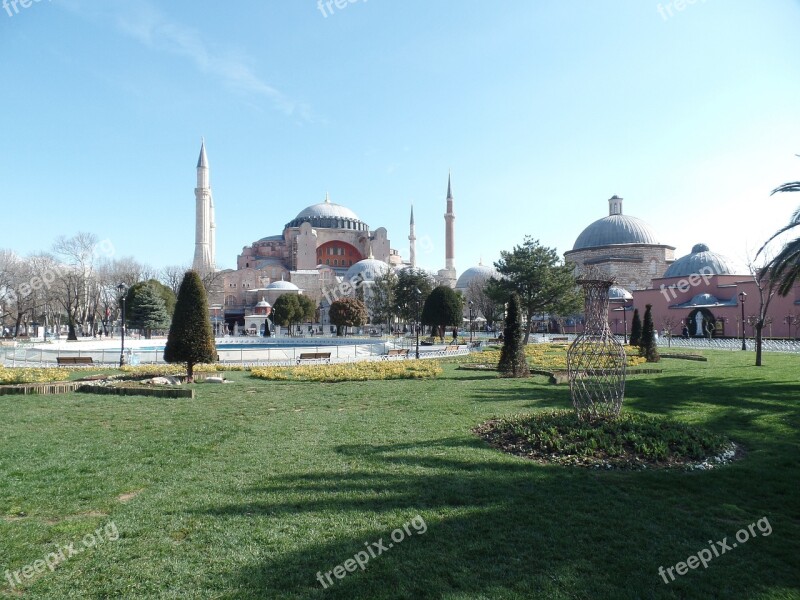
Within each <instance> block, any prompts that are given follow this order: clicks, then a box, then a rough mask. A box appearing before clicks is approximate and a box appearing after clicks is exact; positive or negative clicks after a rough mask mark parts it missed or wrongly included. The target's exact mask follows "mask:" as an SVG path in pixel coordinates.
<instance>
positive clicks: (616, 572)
mask: <svg viewBox="0 0 800 600" xmlns="http://www.w3.org/2000/svg"><path fill="white" fill-rule="evenodd" d="M336 452H337V453H339V454H341V455H344V456H347V457H348V458H349V459H350V460H349V461H348V462H349V464H352V465H357V467H356V468H355V469H354V470H352V471H347V472H342V471H340V470H339V471H337V470H319V471H317V472H314V473H311V474H303V475H283V476H278V477H273V478H270V479H269V481H268V482H265V484H264V485H262V486H257V487H255V488H251V489H249V490H247V494H248V495H249V497H251V498H252V501H250V502H247V503H245V504H236V503H234V504H229V505H222V506H213V507H209V508H207V509H206V510H205V511H202V513H203V514H206V515H212V516H214V517H219V518H222V519H232V520H239V519H243V518H247V519H251V518H254V517H255V518H260V519H263V521H264V523H263V526H264V527H280V526H282V525H284V524H285V523H286V522H287V521H294V522H297V521H298V520H299V521H302V520H304V519H309V520H310V521H312V522H313V523H314V527H315V528H316V529H319V528H324V527H325V526H326V523H327V524H329V526H330V527H331V528H332V529H335V530H336V531H337V533H336V534H335V535H333V536H325V535H323V536H322V539H324V541H318V540H316V541H315V542H314V543H311V544H307V545H305V547H304V548H302V549H301V550H291V551H288V552H280V553H275V558H274V559H272V560H269V561H266V562H264V563H263V564H262V565H259V566H258V567H253V568H244V569H242V570H240V571H239V572H237V574H236V576H235V577H236V582H235V583H236V587H237V589H238V590H240V594H239V595H237V596H235V597H239V598H262V597H263V598H275V597H285V598H317V597H320V598H321V597H323V596H324V597H331V598H348V599H352V598H370V599H371V598H444V597H448V598H461V597H463V598H501V597H503V598H553V599H558V598H710V597H716V598H723V597H737V598H747V597H754V596H757V595H758V594H760V593H763V592H764V591H765V590H767V589H769V587H770V586H774V587H775V588H776V589H777V588H781V587H783V588H786V589H791V588H794V587H796V586H797V585H798V583H799V581H798V575H797V573H796V570H793V568H792V564H791V560H788V559H787V558H786V554H782V553H791V552H792V550H791V548H787V547H783V546H782V545H781V543H780V542H779V541H778V540H777V539H775V538H770V543H769V544H766V543H761V542H765V541H766V540H761V541H760V542H759V543H758V545H756V542H755V541H754V542H753V550H752V551H741V552H739V553H738V554H731V556H730V558H728V557H726V560H725V561H718V563H717V564H715V565H714V569H711V568H709V569H707V570H705V571H697V572H691V573H690V575H689V576H686V577H682V578H678V579H677V580H676V581H675V582H672V583H670V585H669V586H667V585H665V584H664V583H663V581H662V580H661V579H660V578H659V576H658V574H657V570H658V567H659V566H661V565H664V566H670V565H672V564H674V563H676V562H678V561H680V560H683V559H685V558H686V556H687V555H688V554H690V553H693V552H696V551H697V550H698V549H699V548H701V547H703V546H704V545H705V543H706V540H708V539H721V537H722V536H724V535H730V534H732V533H734V531H735V529H734V530H731V529H730V525H729V524H728V523H727V521H726V520H725V519H726V518H727V517H729V515H727V514H726V513H724V511H723V512H722V513H721V514H720V513H719V511H720V509H719V506H718V505H719V501H720V498H725V500H726V502H728V503H730V504H731V506H734V507H735V508H736V510H737V511H739V512H737V514H736V516H737V518H738V520H737V521H735V522H736V523H738V525H737V526H736V529H738V527H740V526H742V525H746V523H745V522H743V521H742V517H741V511H742V510H744V511H745V514H748V515H750V514H752V515H757V516H761V515H762V514H764V513H766V514H772V515H775V518H774V519H773V523H774V527H775V528H776V532H777V531H778V528H779V527H784V526H785V528H784V532H783V535H785V536H787V538H788V539H792V538H791V535H792V534H793V530H796V526H795V527H790V526H789V518H788V515H787V518H786V519H785V521H784V522H781V519H780V511H783V512H785V506H783V505H782V504H780V499H779V498H778V499H776V498H773V497H771V496H770V494H771V493H774V492H775V490H771V489H763V486H761V487H760V488H759V491H760V494H761V496H760V501H759V502H756V503H754V502H753V494H754V493H756V494H757V493H758V492H756V491H755V489H754V488H755V487H756V484H755V482H752V481H751V482H750V485H746V482H747V481H748V480H747V477H748V475H747V474H746V473H742V472H737V471H736V470H735V469H727V470H719V471H714V472H709V473H693V474H689V473H655V472H652V473H651V472H647V473H625V472H612V473H606V472H596V471H588V470H583V469H569V468H562V467H542V466H539V465H536V464H534V463H532V462H529V461H525V460H522V459H516V458H511V457H504V456H499V455H498V454H496V453H494V451H492V450H490V449H488V448H487V447H486V446H485V445H483V443H482V442H480V441H479V440H477V439H476V440H467V439H464V438H450V439H444V440H432V441H429V442H422V443H409V444H402V443H401V444H387V445H342V446H339V447H337V448H336ZM442 453H443V454H444V455H445V456H439V455H438V454H442ZM795 471H796V470H795ZM785 483H786V482H785V481H782V482H781V483H779V484H778V485H779V486H780V485H783V484H785ZM759 485H760V484H759ZM768 487H769V486H768ZM748 502H749V503H750V504H749V505H748ZM714 511H717V512H716V513H715V512H714ZM770 511H771V512H770ZM365 515H366V518H365ZM416 515H421V516H422V518H423V519H424V520H425V522H426V524H427V527H428V530H427V532H426V533H425V534H419V533H415V532H414V531H413V530H412V534H411V535H409V536H407V537H406V539H405V540H403V541H402V543H396V544H395V546H394V547H392V548H390V549H388V550H387V551H385V552H384V553H383V554H382V555H380V556H377V557H375V558H371V559H370V561H369V563H368V565H367V567H366V569H365V570H364V571H361V570H358V571H356V572H355V573H352V574H348V575H347V576H346V577H344V578H343V579H341V580H339V579H336V578H335V577H333V576H332V581H333V582H334V585H333V586H328V588H327V589H323V587H322V585H321V584H320V583H319V581H318V580H317V579H316V576H317V572H321V573H322V574H323V577H324V574H325V573H326V572H328V571H331V570H332V569H333V568H334V567H336V566H337V565H340V564H342V563H344V561H346V560H347V559H349V558H352V557H353V556H354V555H355V554H356V553H357V552H360V551H362V550H364V548H365V544H371V543H373V542H378V541H379V540H382V541H383V543H384V544H385V545H387V546H388V544H389V542H390V541H391V540H390V534H391V533H392V531H393V530H394V529H395V528H399V527H402V525H403V524H404V523H407V522H409V521H411V520H412V519H413V518H414V517H415V516H416ZM715 517H716V518H715ZM352 521H358V522H359V523H360V525H359V528H358V529H357V530H347V529H346V528H345V527H343V525H342V524H343V523H347V522H352ZM365 522H368V523H374V524H375V525H374V526H369V527H365V526H364V525H363V524H364V523H365ZM748 522H749V521H748ZM776 537H779V536H776ZM780 537H783V536H780ZM326 538H327V539H326ZM794 545H795V546H796V544H794ZM789 555H791V554H789ZM753 574H755V576H753ZM725 589H735V590H736V595H729V596H726V595H725V594H720V590H725Z"/></svg>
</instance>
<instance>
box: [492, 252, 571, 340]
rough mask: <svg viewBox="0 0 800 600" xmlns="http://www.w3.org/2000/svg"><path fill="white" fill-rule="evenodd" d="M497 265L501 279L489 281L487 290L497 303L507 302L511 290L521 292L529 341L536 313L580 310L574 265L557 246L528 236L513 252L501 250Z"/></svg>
mask: <svg viewBox="0 0 800 600" xmlns="http://www.w3.org/2000/svg"><path fill="white" fill-rule="evenodd" d="M494 266H495V268H496V269H497V271H498V272H499V273H500V278H494V277H492V278H491V279H490V280H489V284H488V287H487V292H488V294H489V295H490V296H492V297H494V299H495V300H496V301H498V302H505V301H506V299H507V298H508V295H509V294H510V293H511V292H516V293H517V294H518V295H519V301H520V307H521V308H522V310H524V311H525V316H526V317H527V319H528V326H527V328H526V329H525V343H526V344H527V343H528V338H529V336H530V333H531V329H532V328H533V325H534V316H535V315H537V314H545V313H547V314H551V315H570V314H574V313H576V312H579V311H580V310H581V306H582V300H581V296H580V294H579V293H578V287H577V286H576V284H575V274H574V270H575V265H572V264H569V263H564V261H563V260H562V259H561V255H560V254H559V253H558V252H557V251H556V249H555V248H549V247H547V246H542V245H540V244H539V240H534V239H533V238H531V237H530V236H525V241H524V242H523V244H522V245H521V246H514V249H513V250H512V251H511V252H508V251H505V250H503V251H501V252H500V260H499V261H497V262H496V263H494ZM484 316H486V315H484ZM487 318H488V317H487Z"/></svg>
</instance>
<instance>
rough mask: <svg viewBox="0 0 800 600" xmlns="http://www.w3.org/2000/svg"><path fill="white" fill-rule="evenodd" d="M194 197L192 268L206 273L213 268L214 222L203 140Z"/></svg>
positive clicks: (203, 273)
mask: <svg viewBox="0 0 800 600" xmlns="http://www.w3.org/2000/svg"><path fill="white" fill-rule="evenodd" d="M194 198H195V233H194V260H193V261H192V269H194V270H195V271H197V272H198V273H200V275H201V276H202V275H206V274H208V273H211V272H213V271H214V270H215V265H214V251H215V248H214V246H215V243H216V240H215V237H216V225H215V223H214V200H213V199H212V197H211V174H210V171H209V168H208V158H207V157H206V143H205V140H203V141H202V142H201V145H200V157H199V158H198V159H197V187H196V188H195V189H194Z"/></svg>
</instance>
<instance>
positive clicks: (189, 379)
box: [186, 361, 194, 383]
mask: <svg viewBox="0 0 800 600" xmlns="http://www.w3.org/2000/svg"><path fill="white" fill-rule="evenodd" d="M186 383H194V363H193V362H191V361H190V362H187V363H186Z"/></svg>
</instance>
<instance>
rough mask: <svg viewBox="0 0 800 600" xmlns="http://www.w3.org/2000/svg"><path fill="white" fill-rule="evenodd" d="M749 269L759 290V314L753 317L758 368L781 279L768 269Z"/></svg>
mask: <svg viewBox="0 0 800 600" xmlns="http://www.w3.org/2000/svg"><path fill="white" fill-rule="evenodd" d="M749 267H750V272H751V274H752V276H753V281H754V282H755V284H756V290H758V313H757V314H756V315H755V316H754V317H753V321H752V327H753V329H754V330H755V333H756V336H755V337H756V366H757V367H760V366H761V348H762V345H763V344H762V342H763V339H762V338H763V332H764V325H766V324H767V319H768V318H769V317H768V316H767V312H768V311H769V305H770V303H771V302H772V299H773V298H774V297H775V294H776V292H777V291H778V287H779V286H780V279H778V278H776V277H773V276H772V272H771V271H770V270H769V269H768V268H767V267H763V268H756V267H755V266H754V265H753V263H750V265H749Z"/></svg>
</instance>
